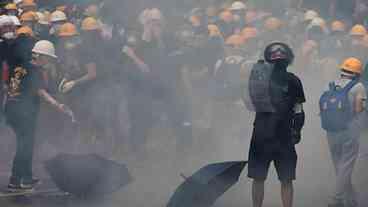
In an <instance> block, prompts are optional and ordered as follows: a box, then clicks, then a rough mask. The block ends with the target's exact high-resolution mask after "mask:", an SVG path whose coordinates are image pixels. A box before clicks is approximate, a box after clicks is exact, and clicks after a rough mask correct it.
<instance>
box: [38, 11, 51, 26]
mask: <svg viewBox="0 0 368 207" xmlns="http://www.w3.org/2000/svg"><path fill="white" fill-rule="evenodd" d="M36 15H37V17H38V23H39V24H43V25H48V24H49V19H48V18H47V16H46V15H45V14H43V13H41V12H36Z"/></svg>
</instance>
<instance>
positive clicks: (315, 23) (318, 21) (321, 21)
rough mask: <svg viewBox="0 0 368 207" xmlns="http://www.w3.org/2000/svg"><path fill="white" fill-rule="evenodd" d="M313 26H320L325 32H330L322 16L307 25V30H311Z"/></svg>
mask: <svg viewBox="0 0 368 207" xmlns="http://www.w3.org/2000/svg"><path fill="white" fill-rule="evenodd" d="M312 27H320V28H321V29H322V30H323V32H324V33H328V29H327V25H326V21H325V20H324V19H322V18H320V17H316V18H314V19H313V20H312V21H311V23H310V24H309V25H308V26H307V30H310V29H311V28H312Z"/></svg>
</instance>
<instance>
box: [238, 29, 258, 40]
mask: <svg viewBox="0 0 368 207" xmlns="http://www.w3.org/2000/svg"><path fill="white" fill-rule="evenodd" d="M241 35H242V36H243V38H245V39H249V38H255V37H257V36H258V30H257V28H255V27H245V28H244V29H243V30H242V31H241Z"/></svg>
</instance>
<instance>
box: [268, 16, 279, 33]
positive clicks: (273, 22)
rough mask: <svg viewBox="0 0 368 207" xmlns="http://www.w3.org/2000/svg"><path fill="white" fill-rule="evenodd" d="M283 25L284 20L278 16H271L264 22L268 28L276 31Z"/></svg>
mask: <svg viewBox="0 0 368 207" xmlns="http://www.w3.org/2000/svg"><path fill="white" fill-rule="evenodd" d="M281 26H282V21H281V20H280V19H278V18H276V17H269V18H268V19H266V21H265V22H264V27H265V29H266V30H269V31H274V30H278V29H280V28H281Z"/></svg>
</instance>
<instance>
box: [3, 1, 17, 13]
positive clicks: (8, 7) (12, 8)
mask: <svg viewBox="0 0 368 207" xmlns="http://www.w3.org/2000/svg"><path fill="white" fill-rule="evenodd" d="M5 9H6V14H7V15H9V16H18V7H17V5H16V4H14V3H9V4H7V5H6V6H5Z"/></svg>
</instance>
